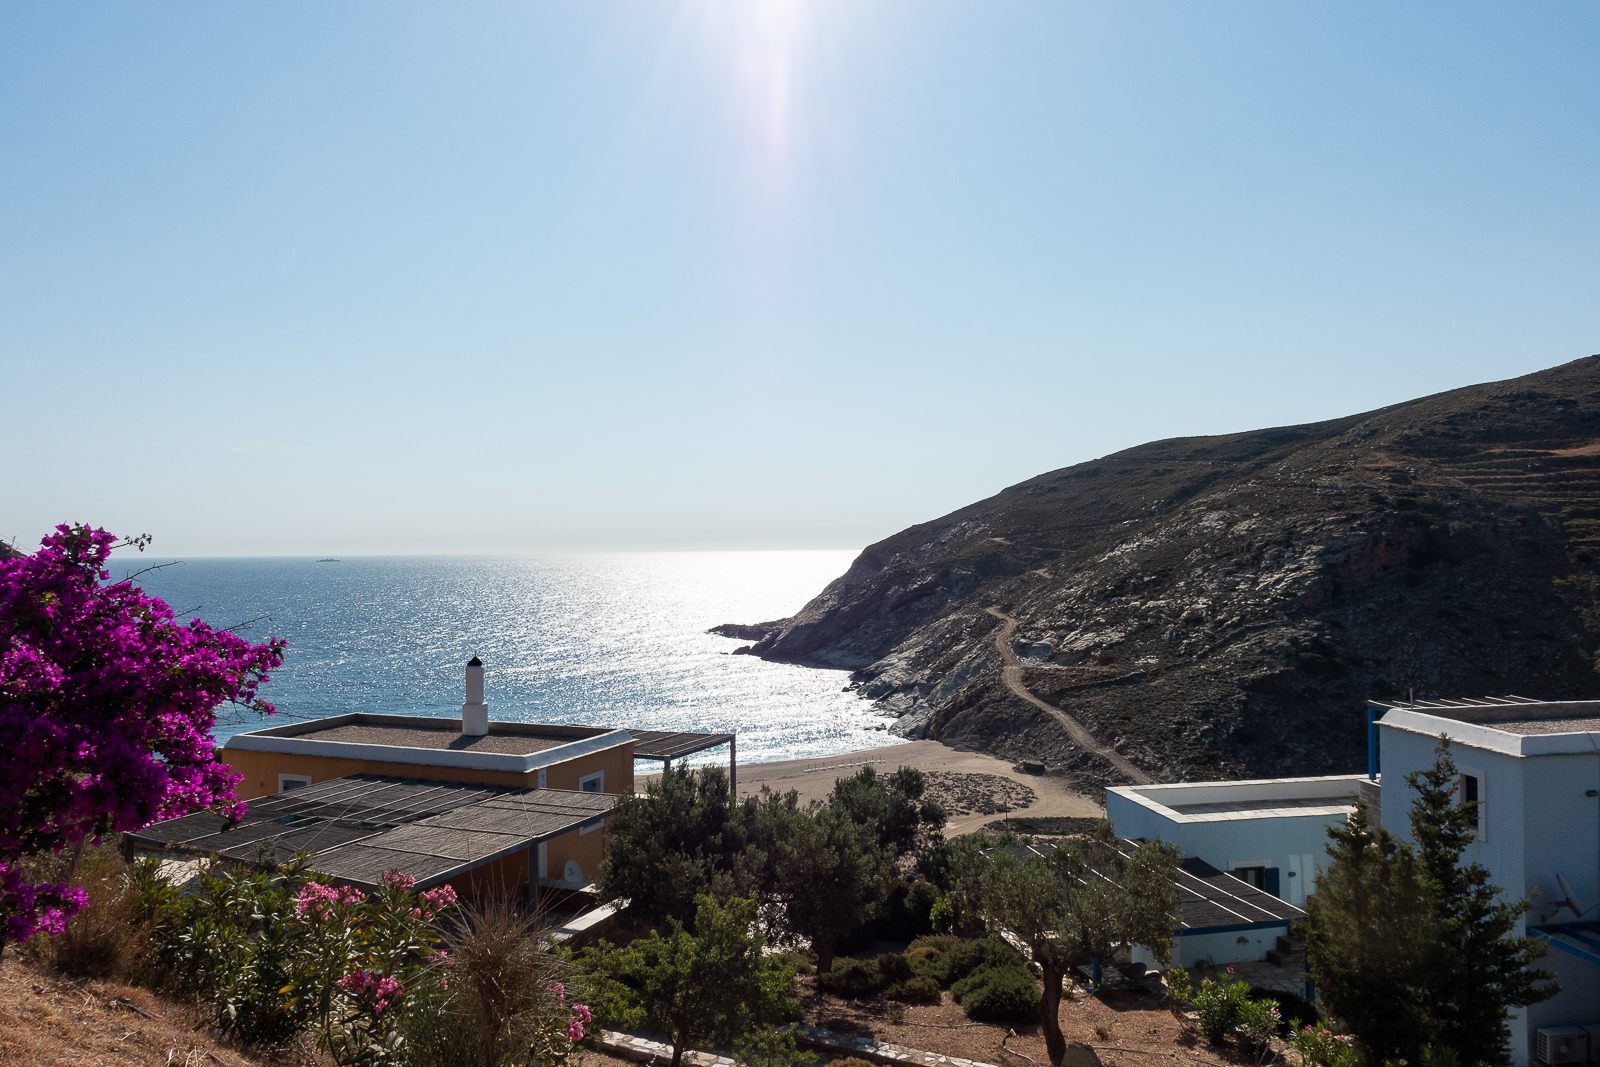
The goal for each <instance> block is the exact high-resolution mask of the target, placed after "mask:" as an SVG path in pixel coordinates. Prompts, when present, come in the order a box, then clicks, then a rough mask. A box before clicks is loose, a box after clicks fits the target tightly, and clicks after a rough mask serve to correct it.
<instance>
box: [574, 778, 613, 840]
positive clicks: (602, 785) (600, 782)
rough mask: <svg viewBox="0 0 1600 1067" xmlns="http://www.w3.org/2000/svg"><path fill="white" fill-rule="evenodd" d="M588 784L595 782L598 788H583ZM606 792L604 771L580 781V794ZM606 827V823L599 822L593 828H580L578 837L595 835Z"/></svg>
mask: <svg viewBox="0 0 1600 1067" xmlns="http://www.w3.org/2000/svg"><path fill="white" fill-rule="evenodd" d="M588 782H594V783H595V786H596V788H594V789H585V788H583V787H584V785H585V783H588ZM605 791H606V772H605V771H604V770H598V771H595V772H594V773H593V774H586V775H584V776H583V777H581V778H579V779H578V792H580V793H604V792H605ZM604 825H605V823H604V822H603V821H602V822H597V823H595V824H593V825H592V826H582V827H579V828H578V836H579V837H582V836H583V835H584V834H592V833H594V832H595V831H596V830H598V829H600V827H602V826H604Z"/></svg>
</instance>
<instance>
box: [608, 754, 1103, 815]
mask: <svg viewBox="0 0 1600 1067" xmlns="http://www.w3.org/2000/svg"><path fill="white" fill-rule="evenodd" d="M868 766H870V767H872V768H873V769H874V770H876V771H878V772H879V773H883V774H886V773H889V772H892V771H894V770H896V769H897V768H900V767H916V768H917V769H918V770H920V771H922V772H923V773H924V774H926V775H927V776H928V780H929V788H930V791H931V792H932V794H933V795H934V796H935V797H936V798H937V799H938V800H939V801H940V802H941V803H943V804H945V806H946V808H947V809H950V810H951V811H952V815H951V818H950V821H949V823H948V824H947V825H946V826H945V833H946V834H947V835H948V836H951V837H954V836H956V835H959V834H965V833H971V832H972V831H973V830H977V829H979V828H980V827H982V826H983V825H984V824H985V823H989V822H993V821H994V820H995V819H997V818H1000V817H1001V815H1000V814H998V813H996V812H995V811H993V810H989V811H984V810H981V808H982V807H983V806H984V804H983V800H984V799H985V798H987V799H988V800H989V802H990V805H991V806H998V805H1000V804H1004V805H1005V806H1007V807H1009V808H1010V809H1011V810H1010V811H1009V812H1007V813H1006V814H1007V815H1011V816H1036V817H1037V816H1076V817H1080V818H1100V817H1102V816H1104V815H1105V807H1104V806H1103V805H1101V804H1099V803H1097V802H1096V801H1094V800H1092V799H1090V798H1089V797H1087V796H1084V795H1083V794H1081V793H1075V792H1073V791H1072V790H1071V789H1070V788H1069V787H1068V786H1067V784H1066V783H1065V782H1064V781H1062V780H1061V779H1059V778H1049V777H1044V776H1041V775H1032V774H1022V773H1020V772H1018V771H1014V770H1012V769H1011V764H1010V763H1007V762H1006V761H1005V760H1001V759H997V758H995V757H994V756H986V755H984V754H982V753H980V752H961V751H958V750H957V749H953V748H950V747H948V746H946V745H942V744H940V743H939V742H937V741H907V742H905V743H904V744H899V745H887V746H885V747H883V748H869V749H862V750H860V751H857V752H841V753H837V754H835V755H832V756H822V757H818V758H816V759H798V760H778V761H775V762H772V763H742V764H740V765H739V795H740V796H741V797H745V796H750V795H752V794H754V793H759V792H760V791H761V787H762V786H767V787H769V788H771V789H772V790H773V791H774V792H778V793H787V792H788V791H789V790H791V789H793V790H795V791H796V792H798V793H799V794H800V799H801V801H802V802H804V801H809V800H823V799H826V798H827V796H828V794H829V792H831V791H832V789H833V783H834V780H835V779H837V778H841V777H844V776H847V775H852V774H855V773H856V772H858V771H859V770H860V769H861V768H862V767H868ZM656 777H658V775H655V774H651V775H637V776H635V779H634V780H635V782H637V783H638V788H639V789H641V790H642V789H643V788H644V783H645V782H647V781H649V780H650V779H653V778H656ZM963 809H965V810H963Z"/></svg>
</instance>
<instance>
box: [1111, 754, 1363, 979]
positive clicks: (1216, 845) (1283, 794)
mask: <svg viewBox="0 0 1600 1067" xmlns="http://www.w3.org/2000/svg"><path fill="white" fill-rule="evenodd" d="M1364 780H1365V779H1364V776H1362V775H1351V774H1346V775H1335V776H1333V777H1327V778H1266V779H1260V780H1256V781H1248V782H1181V783H1177V784H1174V785H1123V786H1114V787H1112V788H1110V789H1107V790H1106V818H1108V819H1110V820H1111V825H1112V827H1113V828H1114V829H1115V830H1116V833H1117V836H1118V837H1128V838H1135V839H1137V838H1144V839H1147V840H1148V839H1154V838H1157V837H1159V838H1162V839H1163V840H1166V841H1170V842H1172V843H1173V844H1175V845H1177V846H1178V847H1179V848H1180V849H1182V850H1183V854H1184V855H1185V856H1193V857H1198V858H1199V859H1202V860H1204V861H1205V862H1206V863H1209V864H1210V865H1211V866H1213V867H1215V868H1217V869H1218V870H1220V871H1226V872H1228V873H1229V874H1231V875H1233V876H1234V877H1235V878H1238V879H1239V880H1241V881H1243V882H1246V883H1248V884H1250V885H1252V886H1255V887H1256V888H1257V889H1263V890H1265V891H1266V892H1268V893H1271V894H1272V895H1273V896H1275V897H1278V898H1279V899H1281V900H1285V901H1287V902H1288V903H1290V904H1293V905H1295V906H1296V907H1299V906H1301V905H1303V904H1304V903H1305V900H1306V893H1307V892H1308V890H1309V888H1310V886H1311V885H1312V883H1313V882H1314V881H1315V879H1316V872H1317V870H1318V869H1319V868H1320V867H1321V866H1322V864H1323V862H1324V861H1326V859H1327V851H1326V849H1327V845H1328V827H1329V826H1330V825H1333V824H1335V823H1343V822H1344V820H1345V817H1346V816H1347V815H1349V814H1350V812H1351V811H1353V810H1354V794H1355V793H1356V791H1357V790H1358V789H1359V788H1360V786H1361V783H1362V782H1363V781H1364ZM1230 962H1231V961H1230Z"/></svg>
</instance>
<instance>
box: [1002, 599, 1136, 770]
mask: <svg viewBox="0 0 1600 1067" xmlns="http://www.w3.org/2000/svg"><path fill="white" fill-rule="evenodd" d="M984 610H985V611H987V612H988V613H989V614H990V615H993V616H994V617H995V618H997V619H999V620H1000V621H1001V622H1002V623H1003V624H1004V625H1002V626H1001V627H1000V629H999V631H998V632H997V633H996V634H995V635H994V648H995V651H996V652H998V653H1000V660H1001V663H1002V664H1003V666H1001V668H1000V680H1001V681H1002V682H1004V683H1005V686H1006V688H1007V689H1009V690H1011V692H1012V693H1014V694H1016V695H1017V696H1018V697H1021V698H1022V699H1023V700H1026V701H1027V702H1028V703H1030V704H1032V705H1033V706H1034V707H1036V708H1039V709H1040V710H1042V711H1046V712H1048V713H1049V714H1050V715H1051V716H1052V717H1054V719H1055V720H1056V721H1057V722H1059V723H1060V724H1061V728H1062V729H1064V730H1066V731H1067V736H1068V737H1070V738H1072V740H1073V742H1074V743H1075V744H1076V745H1077V746H1078V747H1079V748H1081V749H1083V750H1084V751H1086V752H1093V753H1094V754H1095V755H1097V756H1101V757H1103V758H1104V759H1105V760H1106V761H1107V762H1108V763H1110V764H1111V765H1112V766H1113V767H1115V768H1117V770H1119V771H1121V772H1122V773H1123V774H1125V775H1127V776H1128V777H1129V778H1130V779H1132V780H1133V782H1134V783H1135V784H1137V785H1149V784H1150V783H1151V782H1152V781H1153V780H1154V779H1152V778H1151V777H1150V776H1149V775H1148V774H1146V773H1144V772H1143V771H1141V770H1140V769H1139V768H1137V767H1135V766H1134V765H1133V764H1131V763H1129V762H1128V761H1127V760H1125V759H1123V758H1122V756H1121V755H1120V754H1119V753H1118V752H1117V751H1116V750H1115V749H1113V748H1109V747H1107V746H1105V745H1102V744H1101V743H1100V742H1098V741H1096V740H1095V739H1094V735H1093V734H1091V733H1090V732H1089V731H1088V730H1086V729H1084V726H1083V724H1082V723H1081V722H1079V721H1078V720H1077V719H1074V718H1073V717H1072V716H1071V715H1068V714H1067V713H1066V712H1064V711H1062V710H1061V709H1060V708H1058V707H1056V706H1055V705H1053V704H1046V703H1045V702H1044V701H1042V700H1040V699H1039V698H1038V697H1036V696H1034V695H1033V694H1032V693H1030V692H1028V687H1027V686H1026V685H1024V684H1023V682H1022V664H1021V662H1020V661H1018V659H1017V654H1016V653H1015V652H1013V651H1012V650H1011V635H1012V634H1013V633H1015V632H1016V630H1017V620H1016V619H1013V618H1012V617H1011V616H1010V615H1007V614H1006V613H1005V612H1003V611H1001V610H1000V609H999V608H985V609H984Z"/></svg>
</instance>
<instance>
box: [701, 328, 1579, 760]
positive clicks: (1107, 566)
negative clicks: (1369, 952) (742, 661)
mask: <svg viewBox="0 0 1600 1067" xmlns="http://www.w3.org/2000/svg"><path fill="white" fill-rule="evenodd" d="M1597 555H1600V356H1595V357H1590V358H1588V359H1582V360H1578V361H1576V362H1574V363H1569V364H1567V365H1565V366H1561V367H1557V368H1555V369H1553V370H1548V371H1543V372H1540V373H1538V374H1531V375H1528V376H1526V377H1523V378H1517V379H1513V380H1511V381H1505V382H1495V383H1491V384H1488V385H1478V386H1471V387H1469V388H1465V389H1457V390H1453V391H1451V392H1448V393H1441V394H1438V395H1436V396H1431V397H1425V398H1423V399H1421V400H1414V401H1411V402H1409V403H1405V404H1397V405H1395V406H1393V407H1388V408H1383V409H1381V410H1379V411H1373V412H1368V413H1366V414H1362V415H1352V416H1350V417H1348V418H1344V419H1337V420H1334V421H1331V422H1322V423H1315V424H1310V425H1304V426H1288V427H1280V428H1277V429H1269V430H1257V431H1253V432H1250V433H1240V434H1232V435H1227V436H1222V437H1194V438H1178V439H1174V440H1170V441H1157V442H1154V443H1151V444H1147V445H1141V446H1139V447H1137V448H1131V449H1128V450H1127V451H1125V452H1119V453H1117V454H1115V455H1112V456H1107V457H1105V458H1103V459H1098V460H1094V461H1092V462H1089V463H1080V464H1078V465H1076V466H1073V467H1067V468H1064V469H1062V470H1057V471H1052V472H1050V473H1049V474H1043V475H1040V476H1039V477H1037V478H1033V479H1031V480H1029V481H1026V482H1023V483H1022V484H1020V485H1015V486H1012V487H1011V488H1009V489H1006V490H1004V491H1002V492H1001V493H999V494H997V495H995V496H993V497H990V498H989V499H987V500H982V501H979V502H978V503H975V504H972V505H970V506H968V507H965V508H962V509H961V510H959V511H956V512H953V513H952V514H950V515H946V516H945V517H943V518H940V519H935V520H934V521H932V522H927V523H923V524H921V525H918V526H913V527H912V528H910V529H908V530H905V531H903V532H901V533H898V534H895V535H894V536H893V537H890V538H887V539H885V540H883V541H880V542H878V543H877V544H875V545H872V546H871V547H869V548H868V549H867V550H866V551H864V552H863V553H862V554H861V555H860V557H859V558H857V559H856V561H855V562H854V563H853V564H852V565H851V567H850V569H849V571H847V572H846V573H845V574H844V575H842V576H841V577H840V578H838V579H837V580H835V581H834V582H833V583H831V584H830V585H829V586H828V587H827V588H826V589H824V590H823V591H822V592H821V594H820V595H818V596H817V597H816V598H815V599H814V600H812V601H811V602H810V603H809V604H807V605H806V606H805V608H804V609H803V610H801V612H800V613H799V614H798V615H796V616H794V617H793V618H791V619H783V620H778V621H775V622H769V623H759V624H747V625H743V626H739V625H734V624H730V625H728V626H727V627H719V628H718V632H722V633H726V634H728V635H729V636H736V637H740V638H742V639H744V640H747V641H752V642H753V644H752V645H751V646H749V647H748V649H745V650H742V651H748V652H750V653H752V654H755V655H760V656H763V657H765V658H767V659H773V660H784V661H790V662H797V663H807V664H814V665H819V666H830V667H847V668H851V669H853V670H854V672H855V673H854V676H853V677H854V679H855V684H856V685H857V687H858V690H859V692H860V693H861V695H862V696H863V697H866V698H868V699H871V700H874V701H876V702H877V704H878V706H879V707H880V708H881V709H882V710H883V712H884V713H885V714H886V715H889V716H892V717H894V719H895V720H896V721H895V723H894V725H893V726H892V727H891V729H893V731H894V732H896V733H898V734H900V735H902V736H905V737H908V738H919V737H931V738H936V739H939V740H942V741H945V742H948V743H960V744H965V745H970V746H973V747H976V748H979V749H982V750H985V751H989V752H993V753H995V754H997V755H1001V756H1005V757H1008V758H1016V759H1022V758H1028V759H1032V760H1037V759H1041V758H1042V759H1043V760H1044V761H1045V762H1046V763H1047V764H1050V765H1051V766H1052V768H1053V769H1056V770H1059V771H1061V772H1062V773H1068V774H1073V775H1075V776H1078V777H1080V778H1081V779H1083V780H1084V781H1085V782H1086V783H1087V782H1106V781H1115V780H1118V779H1124V780H1125V777H1126V775H1125V774H1124V773H1122V772H1119V771H1118V770H1117V769H1116V768H1115V767H1113V766H1112V765H1111V764H1110V763H1109V762H1107V760H1105V759H1103V758H1101V757H1099V756H1096V755H1094V754H1093V753H1091V752H1089V751H1087V750H1086V749H1085V748H1084V747H1082V746H1080V745H1078V744H1074V743H1073V742H1072V741H1071V740H1070V738H1069V737H1068V734H1067V732H1066V730H1065V728H1064V727H1063V725H1062V723H1061V722H1060V721H1058V720H1057V718H1056V717H1053V716H1052V715H1050V714H1049V713H1048V712H1046V711H1044V710H1042V709H1040V708H1038V707H1037V706H1035V705H1033V704H1030V703H1028V702H1026V701H1024V700H1022V699H1020V698H1019V697H1018V696H1016V695H1015V694H1014V693H1013V692H1012V691H1010V690H1008V689H1007V688H1006V687H1005V685H1003V684H1002V679H1001V671H1000V669H1001V659H1000V655H999V654H998V652H997V649H996V646H995V641H994V638H995V634H996V632H997V628H998V627H1000V626H1001V625H1002V623H1001V620H1000V619H998V618H997V617H996V616H995V615H993V614H991V613H990V612H989V611H987V610H986V609H989V608H998V609H999V610H1000V611H1002V612H1005V613H1008V614H1009V615H1010V617H1012V618H1014V619H1015V620H1016V621H1017V626H1016V630H1015V632H1014V634H1013V637H1012V640H1011V648H1012V649H1013V651H1014V652H1015V654H1016V656H1017V657H1018V658H1019V660H1020V662H1021V664H1022V666H1023V671H1022V677H1023V684H1024V685H1025V686H1026V688H1027V689H1028V690H1029V691H1031V692H1032V694H1033V695H1034V696H1036V697H1038V698H1040V699H1042V700H1044V701H1046V702H1048V703H1050V704H1053V705H1054V706H1056V707H1057V708H1060V709H1061V710H1062V711H1064V712H1066V713H1067V714H1068V715H1070V716H1071V717H1072V718H1075V719H1076V720H1077V721H1078V722H1079V723H1081V724H1082V725H1083V726H1085V727H1087V728H1088V729H1089V731H1090V732H1091V733H1092V734H1093V736H1094V737H1095V738H1096V739H1098V741H1099V742H1100V743H1101V744H1102V745H1106V746H1109V747H1111V748H1113V749H1114V750H1115V751H1116V752H1117V753H1120V754H1121V755H1122V756H1123V757H1125V758H1126V760H1127V761H1129V762H1130V763H1131V764H1133V765H1134V766H1135V767H1137V768H1139V769H1141V770H1143V771H1144V772H1146V773H1148V774H1149V775H1150V776H1152V777H1154V778H1155V779H1157V780H1164V781H1177V780H1182V779H1186V778H1187V779H1195V778H1201V777H1240V776H1278V775H1307V774H1332V773H1339V772H1346V771H1353V770H1358V769H1361V768H1364V766H1365V755H1364V753H1365V748H1364V745H1365V730H1364V726H1363V723H1364V710H1363V709H1364V707H1365V704H1364V701H1365V700H1366V698H1368V697H1374V698H1394V697H1403V696H1405V695H1406V694H1407V693H1409V692H1412V691H1414V692H1415V694H1416V696H1418V697H1447V698H1448V697H1455V696H1482V695H1489V694H1496V695H1499V694H1506V693H1516V694H1520V695H1524V696H1532V697H1540V698H1568V699H1570V698H1600V673H1597V672H1596V650H1597V648H1600V571H1597V566H1596V556H1597Z"/></svg>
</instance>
